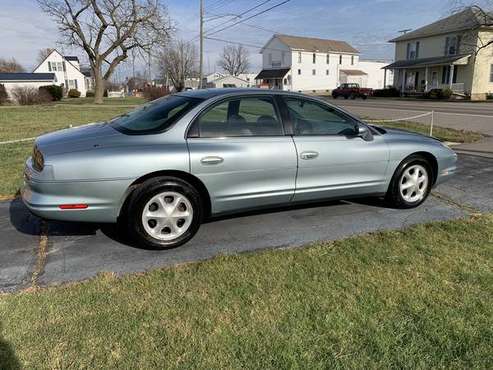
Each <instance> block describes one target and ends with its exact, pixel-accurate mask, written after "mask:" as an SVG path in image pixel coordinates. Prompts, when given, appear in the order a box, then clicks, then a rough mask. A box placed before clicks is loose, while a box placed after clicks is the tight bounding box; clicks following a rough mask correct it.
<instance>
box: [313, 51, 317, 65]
mask: <svg viewBox="0 0 493 370" xmlns="http://www.w3.org/2000/svg"><path fill="white" fill-rule="evenodd" d="M316 62H317V54H315V53H313V64H315V63H316Z"/></svg>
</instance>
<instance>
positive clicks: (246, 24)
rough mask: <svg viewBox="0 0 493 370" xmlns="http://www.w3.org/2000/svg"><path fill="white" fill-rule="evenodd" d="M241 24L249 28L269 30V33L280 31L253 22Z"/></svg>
mask: <svg viewBox="0 0 493 370" xmlns="http://www.w3.org/2000/svg"><path fill="white" fill-rule="evenodd" d="M241 25H242V26H247V27H251V28H256V29H258V30H261V31H265V32H269V33H277V34H280V33H282V32H279V31H276V30H271V29H269V28H265V27H262V26H257V25H255V24H250V23H242V24H241Z"/></svg>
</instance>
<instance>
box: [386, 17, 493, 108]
mask: <svg viewBox="0 0 493 370" xmlns="http://www.w3.org/2000/svg"><path fill="white" fill-rule="evenodd" d="M492 19H493V18H492ZM487 23H489V24H491V19H489V20H487V19H485V16H484V14H483V13H481V12H480V11H478V10H477V9H475V8H466V9H465V10H463V11H461V12H459V13H456V14H453V15H451V16H449V17H447V18H444V19H441V20H439V21H437V22H434V23H432V24H429V25H427V26H424V27H421V28H418V29H416V30H414V31H412V32H408V33H406V34H403V35H401V36H399V37H397V38H395V39H393V40H390V42H393V43H395V62H394V63H392V64H390V65H388V66H387V67H386V68H387V69H388V70H392V71H394V76H395V78H394V86H395V87H396V88H398V89H399V90H401V91H402V92H404V93H405V92H416V93H422V92H426V91H429V90H431V89H444V88H450V89H452V90H453V91H454V92H455V93H457V94H463V95H466V96H470V97H471V99H472V100H483V99H485V98H486V95H487V94H488V93H492V92H493V45H490V46H488V47H486V48H484V49H482V50H480V46H481V45H485V44H487V42H488V41H490V40H492V39H493V28H492V27H491V26H487V25H486V24H487Z"/></svg>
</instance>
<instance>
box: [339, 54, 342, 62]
mask: <svg viewBox="0 0 493 370" xmlns="http://www.w3.org/2000/svg"><path fill="white" fill-rule="evenodd" d="M339 64H342V55H339Z"/></svg>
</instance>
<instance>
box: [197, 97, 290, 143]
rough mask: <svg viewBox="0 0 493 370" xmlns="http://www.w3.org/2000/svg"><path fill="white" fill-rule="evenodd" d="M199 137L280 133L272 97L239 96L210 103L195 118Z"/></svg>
mask: <svg viewBox="0 0 493 370" xmlns="http://www.w3.org/2000/svg"><path fill="white" fill-rule="evenodd" d="M198 126H199V135H200V137H203V138H215V137H238V136H239V137H241V136H280V135H284V133H283V128H282V123H281V120H280V119H279V116H278V114H277V111H276V108H275V105H274V100H273V98H272V97H243V98H236V99H231V100H227V101H225V102H222V103H219V104H217V105H215V106H213V107H212V108H211V109H209V110H208V111H206V112H205V113H204V114H202V115H201V116H200V117H199V119H198Z"/></svg>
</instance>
